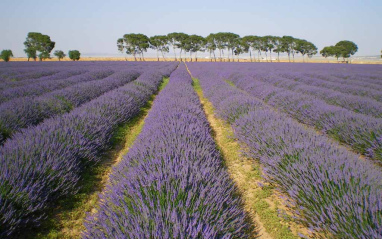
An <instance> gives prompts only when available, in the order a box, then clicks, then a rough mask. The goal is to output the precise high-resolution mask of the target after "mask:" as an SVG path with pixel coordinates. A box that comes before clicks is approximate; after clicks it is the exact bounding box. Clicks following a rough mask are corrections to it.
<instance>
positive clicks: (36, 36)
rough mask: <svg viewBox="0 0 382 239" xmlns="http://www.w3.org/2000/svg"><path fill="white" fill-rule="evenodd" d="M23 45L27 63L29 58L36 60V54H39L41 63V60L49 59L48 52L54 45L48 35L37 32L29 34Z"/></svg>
mask: <svg viewBox="0 0 382 239" xmlns="http://www.w3.org/2000/svg"><path fill="white" fill-rule="evenodd" d="M24 45H25V50H24V51H25V53H26V54H27V56H28V61H29V59H30V58H33V59H34V60H36V55H37V52H39V55H38V56H39V58H40V61H42V60H43V59H46V58H50V52H51V51H52V50H53V48H54V46H55V45H56V43H55V42H53V41H51V39H50V37H49V36H48V35H43V34H41V33H39V32H29V33H28V35H27V38H26V41H25V42H24Z"/></svg>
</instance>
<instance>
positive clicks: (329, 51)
mask: <svg viewBox="0 0 382 239" xmlns="http://www.w3.org/2000/svg"><path fill="white" fill-rule="evenodd" d="M334 53H335V49H334V46H326V47H324V48H323V49H322V50H321V51H320V54H321V55H322V56H323V57H325V59H326V58H328V57H330V56H334Z"/></svg>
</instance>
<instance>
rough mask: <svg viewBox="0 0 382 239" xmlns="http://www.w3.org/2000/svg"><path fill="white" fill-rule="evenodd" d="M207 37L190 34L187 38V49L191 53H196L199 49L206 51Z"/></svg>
mask: <svg viewBox="0 0 382 239" xmlns="http://www.w3.org/2000/svg"><path fill="white" fill-rule="evenodd" d="M205 46H206V39H205V38H204V37H202V36H199V35H190V36H189V37H188V38H187V40H186V45H185V51H186V52H190V55H191V54H192V53H196V54H197V52H198V51H202V52H204V51H205V50H206V48H205ZM195 59H196V61H197V60H198V58H197V56H196V55H195Z"/></svg>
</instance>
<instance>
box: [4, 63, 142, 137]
mask: <svg viewBox="0 0 382 239" xmlns="http://www.w3.org/2000/svg"><path fill="white" fill-rule="evenodd" d="M138 76H139V73H138V72H136V71H123V70H121V71H118V72H116V73H114V74H113V72H112V71H109V70H105V71H102V70H101V71H95V72H90V73H87V74H83V75H80V76H76V77H74V78H75V81H79V83H78V84H73V85H71V86H69V87H66V88H63V89H60V90H56V91H52V92H47V93H45V94H43V95H41V96H38V97H32V96H26V97H21V98H17V99H14V100H11V101H8V102H5V103H3V104H1V105H0V134H2V135H3V138H4V139H5V138H8V137H11V136H12V134H14V133H15V132H17V131H19V130H20V129H22V128H26V127H28V126H30V125H36V124H39V123H40V122H41V121H43V120H44V119H46V118H49V117H52V116H54V115H58V114H63V113H65V112H69V111H70V110H72V109H73V108H75V107H78V106H79V105H81V104H83V103H85V102H88V101H90V100H92V99H94V98H96V97H98V96H100V95H101V94H103V93H105V92H107V91H109V90H112V89H114V88H117V87H119V86H122V85H124V84H126V83H128V82H130V81H132V80H134V79H136V78H137V77H138ZM68 81H71V80H69V79H68ZM47 84H49V82H47ZM0 143H1V142H0Z"/></svg>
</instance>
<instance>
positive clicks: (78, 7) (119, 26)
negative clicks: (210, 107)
mask: <svg viewBox="0 0 382 239" xmlns="http://www.w3.org/2000/svg"><path fill="white" fill-rule="evenodd" d="M0 12H1V14H0V33H1V34H0V50H2V49H11V50H12V51H13V54H14V56H15V57H24V56H25V54H24V51H23V50H24V45H23V42H24V41H25V38H26V36H27V34H28V32H40V33H43V34H46V35H49V36H50V37H51V39H52V40H53V41H55V42H56V47H55V49H54V50H63V51H64V52H67V51H68V50H73V49H76V50H79V51H80V52H81V53H82V54H83V55H95V56H109V55H110V56H111V55H115V56H118V55H120V56H123V55H122V54H121V53H119V52H118V50H117V46H116V41H117V39H118V38H120V37H122V36H123V35H124V34H127V33H143V34H146V35H147V36H153V35H165V34H167V33H170V32H184V33H187V34H198V35H202V36H207V35H208V34H210V33H216V32H234V33H236V34H239V35H240V36H245V35H259V36H263V35H275V36H283V35H291V36H294V37H296V38H302V39H306V40H308V41H311V42H313V43H314V44H315V45H316V46H317V48H318V49H319V50H321V49H322V48H323V47H324V46H329V45H335V44H336V43H337V42H338V41H341V40H350V41H353V42H355V43H356V44H357V45H358V49H359V50H358V52H357V53H356V56H370V55H379V54H380V51H381V50H382V30H381V29H382V0H363V1H361V0H359V1H355V0H320V1H317V0H314V1H312V0H301V1H297V0H295V1H285V0H273V1H265V0H261V1H258V0H235V1H233V0H230V1H227V0H212V1H211V0H193V1H174V0H170V1H165V0H164V1H154V0H134V1H130V0H92V1H85V0H54V1H52V0H50V1H47V0H33V1H32V0H1V1H0ZM54 50H53V51H54Z"/></svg>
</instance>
